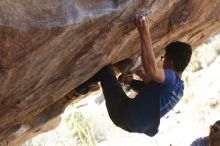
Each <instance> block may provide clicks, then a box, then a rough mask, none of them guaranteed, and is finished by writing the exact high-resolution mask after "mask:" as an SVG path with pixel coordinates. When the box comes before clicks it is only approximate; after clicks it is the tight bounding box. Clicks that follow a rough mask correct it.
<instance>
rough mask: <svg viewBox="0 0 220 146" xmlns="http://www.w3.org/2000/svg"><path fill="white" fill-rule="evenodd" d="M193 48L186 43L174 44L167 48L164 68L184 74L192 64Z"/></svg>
mask: <svg viewBox="0 0 220 146" xmlns="http://www.w3.org/2000/svg"><path fill="white" fill-rule="evenodd" d="M191 55H192V48H191V46H190V45H189V44H186V43H184V42H179V41H177V42H172V43H170V44H169V45H167V46H166V48H165V56H164V65H163V66H164V68H173V69H174V70H175V71H177V72H183V71H184V70H185V68H186V67H187V65H188V64H189V62H190V59H191Z"/></svg>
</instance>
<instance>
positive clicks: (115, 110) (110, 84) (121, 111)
mask: <svg viewBox="0 0 220 146" xmlns="http://www.w3.org/2000/svg"><path fill="white" fill-rule="evenodd" d="M94 81H100V82H101V87H102V90H103V94H104V98H105V102H106V107H107V110H108V114H109V117H110V118H111V120H112V121H113V123H114V124H115V125H116V126H118V127H121V128H122V129H124V130H126V131H129V132H138V131H136V130H135V129H132V128H130V127H128V126H127V122H129V120H128V119H129V118H128V117H127V116H128V115H129V114H130V113H127V112H128V111H127V110H126V109H127V107H128V106H131V105H136V103H135V100H136V99H130V98H129V97H128V96H127V95H126V93H125V92H124V90H123V89H122V86H121V84H120V83H119V82H118V80H117V78H116V75H115V73H114V70H113V68H112V65H108V66H105V67H104V68H102V69H101V70H100V71H99V72H98V73H96V74H95V76H94V77H92V78H91V79H89V80H88V81H87V82H86V83H84V85H88V84H89V82H94ZM144 86H145V84H144V82H143V81H138V80H133V81H132V82H131V88H132V89H133V90H136V91H137V92H140V91H141V90H142V89H144ZM137 100H139V99H138V97H137ZM141 102H142V101H141ZM143 102H144V101H143ZM148 103H149V105H147V104H148ZM144 104H146V107H145V106H144V107H143V106H142V107H143V108H144V109H143V110H142V109H141V110H140V111H137V112H136V110H137V106H139V105H136V107H135V106H134V111H135V112H136V113H133V114H134V115H140V116H143V120H144V121H146V127H148V129H145V130H146V131H144V132H143V131H142V133H145V134H147V135H149V136H154V135H155V134H156V133H157V128H158V126H159V123H158V122H159V115H158V118H157V120H158V122H154V121H155V118H152V117H154V113H156V112H157V110H155V108H156V107H158V106H156V105H158V104H159V100H158V101H157V100H155V98H152V99H149V102H146V103H144ZM139 107H140V106H139ZM152 109H153V111H156V112H151V111H152ZM156 109H157V108H156ZM158 112H159V111H158ZM130 115H132V113H131V114H130ZM137 122H138V121H137ZM154 123H155V124H154ZM148 125H151V126H150V127H149V126H148Z"/></svg>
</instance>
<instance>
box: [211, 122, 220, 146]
mask: <svg viewBox="0 0 220 146" xmlns="http://www.w3.org/2000/svg"><path fill="white" fill-rule="evenodd" d="M209 140H210V142H212V143H214V142H219V143H218V144H219V145H220V120H218V121H216V122H215V123H214V124H213V125H211V126H210V133H209Z"/></svg>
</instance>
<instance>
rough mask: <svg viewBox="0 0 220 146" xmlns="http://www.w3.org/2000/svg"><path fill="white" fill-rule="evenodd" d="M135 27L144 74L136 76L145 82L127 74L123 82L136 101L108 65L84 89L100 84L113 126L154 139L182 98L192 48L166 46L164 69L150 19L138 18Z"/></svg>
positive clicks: (84, 85) (180, 44)
mask: <svg viewBox="0 0 220 146" xmlns="http://www.w3.org/2000/svg"><path fill="white" fill-rule="evenodd" d="M135 24H136V27H137V30H138V32H139V35H140V40H141V60H142V66H143V71H142V72H139V73H137V75H139V76H140V77H141V78H142V80H143V81H141V80H134V79H133V78H130V77H128V76H127V75H124V76H123V77H122V79H120V80H119V81H120V82H123V83H125V84H129V85H130V86H131V88H132V89H134V90H135V91H137V92H138V94H137V96H136V97H135V98H134V99H130V98H128V96H127V95H126V93H125V92H124V91H123V89H122V86H121V84H120V82H119V81H118V79H117V78H116V75H115V73H114V71H113V68H112V65H107V66H105V67H104V68H102V69H101V70H100V71H99V72H98V73H96V74H95V75H94V76H93V77H92V78H91V79H89V80H88V81H87V82H86V83H84V84H82V85H81V87H86V86H87V85H88V84H89V82H90V83H91V82H94V81H100V82H101V87H102V90H103V94H104V97H105V101H106V107H107V110H108V113H109V116H110V118H111V120H112V121H113V123H114V124H115V125H116V126H118V127H120V128H122V129H124V130H126V131H129V132H138V133H145V134H147V135H148V136H154V135H155V134H156V133H157V132H158V127H159V124H160V118H161V117H163V116H164V115H165V114H166V113H167V112H169V111H170V110H171V109H172V108H173V107H174V106H175V105H176V104H177V102H178V101H179V100H180V99H181V97H182V96H183V90H184V85H183V81H182V80H181V74H182V72H183V71H184V69H185V68H186V66H187V65H188V63H189V61H190V58H191V54H192V49H191V46H190V45H188V44H186V43H183V42H178V41H177V42H173V43H171V44H169V45H168V46H166V48H165V55H164V56H163V57H162V59H163V68H159V67H157V65H156V61H155V55H154V52H153V48H152V43H151V38H150V33H149V21H148V18H147V17H142V18H136V19H135Z"/></svg>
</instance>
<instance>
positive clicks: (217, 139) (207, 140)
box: [190, 120, 220, 146]
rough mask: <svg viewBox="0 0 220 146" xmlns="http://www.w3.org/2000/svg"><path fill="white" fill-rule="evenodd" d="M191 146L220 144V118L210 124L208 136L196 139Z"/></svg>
mask: <svg viewBox="0 0 220 146" xmlns="http://www.w3.org/2000/svg"><path fill="white" fill-rule="evenodd" d="M190 146H220V120H218V121H216V122H215V123H214V124H213V125H211V126H210V131H209V135H208V136H206V137H200V138H198V139H196V140H195V141H193V142H192V144H191V145H190Z"/></svg>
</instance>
